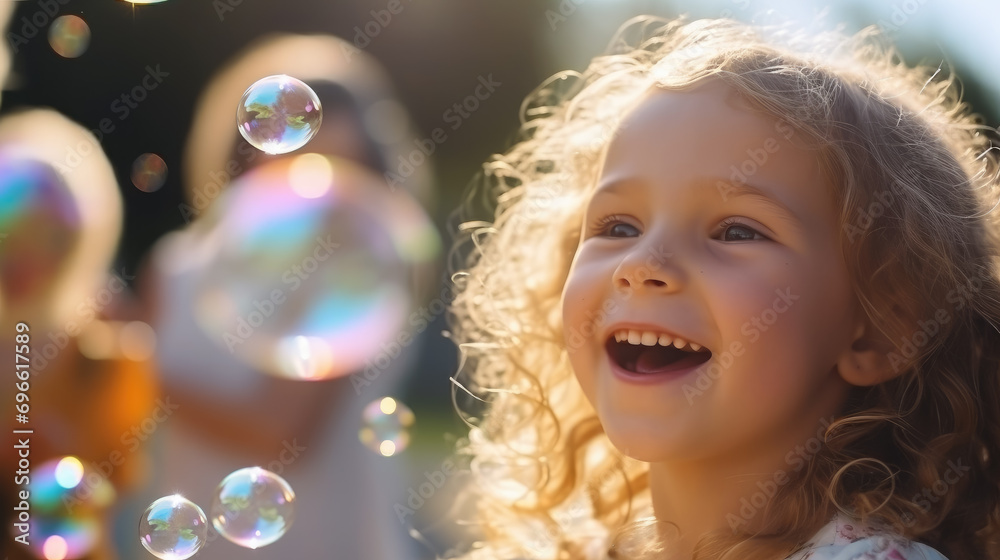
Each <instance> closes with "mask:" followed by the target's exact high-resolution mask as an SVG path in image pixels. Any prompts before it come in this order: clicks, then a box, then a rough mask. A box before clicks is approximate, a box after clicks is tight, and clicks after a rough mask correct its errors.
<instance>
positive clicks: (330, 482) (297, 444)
mask: <svg viewBox="0 0 1000 560" xmlns="http://www.w3.org/2000/svg"><path fill="white" fill-rule="evenodd" d="M274 74H288V75H290V76H293V77H295V78H298V79H300V80H302V81H304V82H306V83H307V84H309V85H310V86H311V87H312V88H313V90H314V91H315V92H316V94H317V95H318V97H319V99H320V101H321V103H322V107H323V123H322V126H321V127H320V129H319V132H318V134H317V136H316V137H314V138H313V139H312V140H311V141H310V142H309V143H308V144H307V145H306V146H304V147H303V148H301V149H299V150H298V151H296V152H293V153H292V154H289V155H286V156H271V155H267V154H264V153H262V152H260V151H258V150H257V149H256V148H253V147H252V146H250V145H249V144H248V143H247V142H246V141H245V140H243V139H242V138H241V137H240V136H239V134H238V131H237V128H236V126H235V119H234V115H235V113H236V108H237V105H238V103H239V102H240V98H241V96H242V95H243V93H244V91H245V90H246V89H247V88H248V87H249V86H250V85H251V84H253V83H254V82H255V81H257V80H259V79H260V78H263V77H266V76H269V75H274ZM411 130H412V126H411V124H410V122H409V120H408V118H407V116H406V114H405V111H403V109H402V106H401V105H400V104H399V103H398V102H397V101H396V100H395V99H394V97H393V96H392V94H391V88H390V86H389V83H388V79H387V78H386V77H385V75H384V74H383V73H382V71H381V70H380V68H379V67H378V65H377V64H376V63H375V62H374V61H373V60H372V59H371V58H370V57H368V56H367V55H364V54H363V53H360V52H357V51H356V50H353V47H351V46H350V45H349V44H348V43H345V42H343V41H341V40H339V39H336V38H334V37H330V36H297V35H276V36H272V37H268V38H264V39H262V40H260V41H259V42H257V43H255V44H254V45H251V46H250V47H249V48H247V49H246V50H245V51H243V53H241V54H240V55H239V56H237V57H236V59H235V61H234V62H232V63H231V64H230V65H229V66H227V67H225V68H224V69H222V70H221V71H220V72H219V73H218V75H217V76H216V77H215V78H214V79H213V80H212V81H211V83H210V84H209V85H208V87H207V88H206V90H205V92H204V93H203V95H202V96H201V98H200V100H199V103H198V105H197V108H196V111H195V114H194V118H193V122H192V128H191V132H190V136H189V139H188V143H187V149H186V152H185V173H184V177H185V189H186V192H187V198H188V203H186V204H183V205H181V208H180V211H181V213H182V215H184V217H185V219H192V218H193V219H194V221H193V223H191V224H190V226H189V227H188V228H186V229H184V230H183V231H179V232H174V233H171V234H168V235H167V236H165V237H164V238H163V239H162V240H161V241H160V242H158V243H157V245H156V246H155V247H154V248H153V250H152V251H151V254H150V256H149V258H148V262H147V263H146V268H145V270H144V271H143V273H142V275H141V277H142V278H143V280H142V292H143V294H144V299H145V300H146V302H147V304H148V307H147V310H148V317H149V320H150V322H151V323H152V324H153V325H154V327H155V329H156V331H157V334H158V336H159V342H160V344H159V345H158V351H157V364H158V367H159V370H160V373H161V376H162V381H163V383H164V385H165V389H166V394H168V395H169V396H170V397H171V398H172V399H174V401H175V402H177V404H178V409H177V413H176V414H175V418H174V419H172V420H171V421H170V422H169V423H168V424H166V425H165V429H164V430H163V431H162V435H161V434H160V433H158V434H157V439H158V440H159V441H158V443H157V449H158V460H157V465H158V469H159V473H158V475H159V476H158V481H157V485H156V487H155V489H150V492H149V494H148V497H149V501H151V500H152V499H155V498H157V497H159V496H162V495H166V494H168V493H173V492H181V493H183V494H184V495H185V497H187V498H189V499H191V500H193V501H195V502H196V503H199V504H201V505H202V506H203V507H204V508H205V510H206V512H207V511H208V508H209V507H210V505H211V501H212V496H213V493H214V490H215V489H216V487H217V485H218V484H219V482H220V481H221V480H222V479H223V478H224V477H225V476H226V475H227V474H229V473H230V472H232V471H235V470H237V469H239V468H243V467H247V466H252V465H258V466H261V467H264V468H268V469H270V470H272V471H274V472H275V473H276V474H279V475H280V476H282V477H283V478H285V479H286V480H287V481H288V482H289V484H290V485H291V486H292V488H293V489H294V490H295V492H296V495H297V498H296V502H297V503H296V512H295V519H294V522H293V523H292V524H291V527H290V530H289V533H288V534H287V535H285V536H284V537H283V538H281V539H279V540H278V541H277V542H275V543H273V544H270V545H267V547H266V551H267V554H270V555H274V556H288V557H311V556H320V555H322V557H330V558H345V559H357V558H412V557H415V556H416V555H417V553H416V551H415V550H414V543H413V542H412V541H411V540H410V539H409V537H408V536H407V534H406V528H405V527H404V526H403V525H402V524H401V523H400V521H399V520H398V519H397V517H396V515H395V513H394V510H393V505H394V502H396V501H402V500H404V499H405V490H404V489H403V488H402V486H401V484H400V481H401V480H402V479H403V477H402V472H401V463H400V459H399V458H385V457H380V456H378V455H376V454H375V453H373V452H372V451H370V450H367V449H366V448H365V447H364V446H363V445H362V444H361V443H360V441H359V439H358V433H359V430H360V428H361V427H362V426H361V424H362V418H361V414H362V410H363V408H364V407H365V405H367V404H368V403H369V402H371V401H373V400H375V399H377V398H379V397H382V396H384V395H392V394H393V391H395V390H397V389H398V386H399V385H398V384H399V382H400V380H401V379H402V377H403V376H404V375H405V373H406V372H407V371H409V370H411V369H412V368H413V366H414V365H415V359H416V351H417V350H418V348H419V347H420V346H421V342H420V340H419V339H418V340H417V341H416V342H415V343H414V344H412V345H410V346H408V347H406V348H402V349H401V351H400V352H399V354H398V356H395V357H394V359H392V361H391V365H389V366H388V367H387V368H385V369H384V370H380V371H379V374H378V375H375V376H373V377H374V379H370V380H369V379H364V380H363V381H361V383H360V384H358V382H359V380H361V378H360V377H359V376H358V375H359V374H360V372H356V374H355V375H351V376H341V377H336V378H332V379H327V380H318V381H296V380H289V379H281V378H278V377H274V376H270V375H267V374H266V373H265V372H264V371H262V368H261V367H259V365H258V364H254V363H248V362H246V361H241V360H240V359H238V358H237V356H235V355H234V353H233V352H229V351H227V350H226V348H224V347H222V346H221V345H220V344H219V342H218V340H212V339H210V338H209V336H207V335H206V332H205V330H204V325H200V324H199V318H198V313H199V312H200V311H202V312H203V311H204V310H203V309H199V308H198V306H199V305H201V303H202V302H201V301H200V300H199V294H198V290H199V285H200V284H203V283H204V282H206V281H208V280H212V279H216V278H219V277H220V276H221V277H223V278H225V277H226V275H229V277H230V278H231V277H232V276H234V275H238V274H244V275H247V274H249V273H246V272H235V269H227V268H226V267H237V266H239V265H240V262H242V263H244V264H245V263H246V261H245V259H244V260H243V261H240V262H236V261H239V258H234V257H232V255H231V254H227V253H225V252H224V251H223V250H221V249H220V248H219V247H218V245H217V244H213V243H214V240H216V239H217V238H218V237H219V236H220V235H227V232H226V229H227V228H228V227H230V226H231V223H232V222H231V221H232V220H233V219H238V218H239V217H238V216H235V217H234V212H235V211H234V210H233V208H232V206H231V205H232V204H233V200H236V199H237V197H240V196H245V197H246V196H251V195H250V194H247V193H246V192H242V193H240V192H228V190H227V189H230V188H232V189H243V190H244V191H247V190H249V189H251V188H252V186H253V185H252V183H251V184H248V183H246V182H245V181H246V180H247V179H246V178H247V177H250V176H255V175H254V174H255V173H267V172H268V171H267V170H269V169H273V166H279V167H280V166H281V165H283V162H285V161H288V160H289V158H294V157H296V156H297V155H301V154H303V153H318V154H324V155H325V156H326V155H328V156H333V157H335V158H341V159H344V160H349V161H353V162H355V164H357V165H359V166H361V167H363V168H364V169H367V171H366V173H369V174H370V175H371V176H372V177H374V178H375V179H376V180H378V181H379V183H378V184H373V187H377V188H381V189H384V190H385V191H386V192H385V193H382V194H381V195H380V196H389V195H388V194H387V193H388V192H389V187H388V185H386V184H384V181H382V176H383V174H384V173H386V172H387V171H388V169H389V167H388V165H389V162H391V161H393V160H394V158H397V157H398V154H400V153H402V151H403V150H404V149H406V145H407V141H408V140H410V139H411V138H412V132H411ZM429 177H430V168H429V166H427V165H424V166H420V167H419V168H418V169H415V170H414V171H413V173H412V174H410V175H409V177H407V178H405V180H404V181H402V187H403V188H404V189H405V190H404V191H401V192H399V193H397V194H398V195H400V196H407V197H408V196H410V194H409V193H412V194H413V195H415V196H416V197H417V198H419V199H420V200H422V201H423V202H424V204H428V203H429V202H430V201H431V199H432V196H431V195H432V192H431V184H430V182H429V180H428V179H429ZM231 184H232V186H230V185H231ZM397 186H399V185H397ZM393 196H395V195H393ZM259 203H260V204H264V203H265V201H259ZM317 204H320V202H319V200H317ZM358 219H359V220H364V219H365V218H364V217H363V216H362V217H359V218H358ZM434 242H435V243H436V242H437V241H436V234H435V237H434ZM333 260H336V259H333ZM250 264H254V263H250ZM362 272H367V273H371V272H373V271H372V270H368V271H362ZM388 273H389V274H407V275H409V284H410V286H411V294H412V295H413V296H414V301H418V300H419V299H420V298H421V297H423V296H424V295H425V294H426V293H427V291H428V288H429V286H430V282H431V280H432V279H433V270H432V267H431V266H427V265H426V264H425V265H422V266H421V265H418V266H412V267H399V268H392V269H391V270H390V271H389V272H388ZM317 274H319V273H317ZM248 280H249V281H251V282H261V281H266V278H264V279H259V278H250V279H248ZM306 281H308V280H306ZM229 296H230V297H234V296H233V295H232V294H229ZM236 297H238V296H236ZM290 305H291V304H285V306H286V307H285V308H283V309H282V310H281V311H282V312H285V311H286V309H287V308H288V307H289V306H290ZM247 344H255V341H254V340H253V339H248V341H247ZM221 540H222V539H218V538H217V535H216V534H215V532H214V530H211V529H210V537H209V541H210V542H209V543H208V544H207V545H206V547H205V548H203V549H202V550H201V551H200V552H199V553H198V554H199V557H200V558H202V559H203V560H211V559H214V558H226V557H229V556H231V555H235V554H238V553H239V551H238V549H237V548H235V546H236V545H233V544H230V543H222V544H219V543H218V542H216V541H221ZM136 548H137V547H136Z"/></svg>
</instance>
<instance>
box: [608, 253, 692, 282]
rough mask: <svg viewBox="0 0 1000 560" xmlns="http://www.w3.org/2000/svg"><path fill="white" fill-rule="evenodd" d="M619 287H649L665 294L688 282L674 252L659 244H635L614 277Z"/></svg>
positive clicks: (613, 280)
mask: <svg viewBox="0 0 1000 560" xmlns="http://www.w3.org/2000/svg"><path fill="white" fill-rule="evenodd" d="M611 281H612V283H613V284H614V286H615V288H617V289H619V290H629V289H639V288H642V289H646V290H652V291H659V292H664V293H670V292H675V291H677V290H679V289H681V287H683V285H684V283H685V275H684V272H683V270H681V268H680V267H679V266H678V263H677V261H676V260H675V259H674V254H673V253H672V252H668V251H666V250H665V248H664V246H663V245H660V246H658V247H653V248H651V247H649V246H643V247H636V248H635V250H633V251H630V252H629V253H628V254H627V255H625V257H624V258H623V259H622V261H621V263H619V264H618V268H616V269H615V272H614V274H613V275H612V278H611Z"/></svg>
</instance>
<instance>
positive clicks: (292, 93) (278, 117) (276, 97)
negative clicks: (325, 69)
mask: <svg viewBox="0 0 1000 560" xmlns="http://www.w3.org/2000/svg"><path fill="white" fill-rule="evenodd" d="M322 122H323V109H322V107H321V106H320V103H319V97H317V96H316V92H314V91H313V90H312V88H310V87H309V86H308V85H306V84H305V82H303V81H301V80H296V79H295V78H293V77H291V76H286V75H284V74H279V75H277V76H268V77H266V78H263V79H260V80H258V81H257V82H255V83H254V84H253V85H252V86H250V87H249V88H248V89H247V91H246V92H245V93H244V94H243V98H242V99H240V104H239V107H237V108H236V126H237V127H238V128H239V130H240V134H242V135H243V137H244V138H246V140H247V142H250V144H251V145H252V146H254V147H255V148H257V149H258V150H261V151H263V152H266V153H268V154H287V153H288V152H291V151H295V150H297V149H299V148H301V147H302V146H305V145H306V143H307V142H309V140H311V139H312V137H313V136H315V135H316V132H317V131H319V126H320V123H322Z"/></svg>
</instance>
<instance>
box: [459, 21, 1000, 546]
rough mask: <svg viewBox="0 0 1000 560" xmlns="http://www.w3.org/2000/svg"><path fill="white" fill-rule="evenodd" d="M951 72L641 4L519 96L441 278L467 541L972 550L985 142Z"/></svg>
mask: <svg viewBox="0 0 1000 560" xmlns="http://www.w3.org/2000/svg"><path fill="white" fill-rule="evenodd" d="M956 89H957V88H956V86H955V83H954V79H953V78H940V77H939V76H938V74H937V73H934V72H932V70H931V69H927V68H910V67H907V66H906V65H904V64H902V63H901V62H900V59H899V56H898V54H897V53H896V51H895V50H894V49H893V48H892V47H890V46H888V45H887V44H886V43H885V42H884V40H883V39H881V38H880V37H879V36H877V34H876V33H875V32H874V31H872V30H866V31H864V32H861V33H859V34H858V35H856V36H854V37H844V36H842V35H839V34H837V33H822V34H817V35H813V36H809V37H806V36H803V34H801V33H794V32H790V30H789V29H788V28H783V29H758V28H751V27H748V26H745V25H743V24H739V23H736V22H733V21H727V20H718V21H695V22H691V23H685V22H682V21H657V20H651V19H640V20H635V21H632V22H630V23H628V24H626V25H625V26H624V27H623V28H622V30H621V31H620V32H619V34H618V36H616V38H615V40H614V41H613V42H612V46H611V48H610V50H609V52H608V53H607V54H606V55H605V56H602V57H599V58H597V59H595V60H594V61H593V63H592V64H591V65H590V67H589V68H588V69H587V70H586V71H585V72H584V73H582V74H576V73H571V72H566V73H562V74H558V75H556V76H554V77H553V78H552V79H550V80H549V81H547V82H546V83H545V84H543V85H542V86H541V87H540V88H539V89H537V90H536V91H535V92H534V93H533V94H532V95H531V96H530V97H529V98H528V100H527V101H526V102H525V104H524V106H523V109H522V119H523V121H524V125H523V127H522V132H523V135H522V137H521V139H520V141H519V142H518V143H517V144H515V145H514V146H513V147H512V148H511V149H510V150H509V151H508V152H507V153H506V154H503V155H499V156H496V157H495V158H494V159H492V160H491V161H490V162H489V163H488V164H487V165H486V174H485V187H486V189H487V190H488V193H489V195H490V196H492V197H495V198H496V200H497V202H498V205H497V208H496V212H495V216H494V219H493V221H492V222H490V223H485V222H474V221H468V222H466V223H465V224H463V229H464V230H465V231H468V232H469V233H470V240H472V241H474V243H472V244H471V245H472V249H471V251H470V252H469V253H468V255H467V256H466V257H465V260H464V261H463V262H462V264H461V266H460V267H459V268H461V271H460V272H458V273H457V274H456V275H455V276H454V278H455V279H456V282H457V283H458V284H459V286H460V288H461V289H462V292H461V295H460V296H459V297H458V298H457V299H456V301H455V304H454V306H453V313H452V317H451V322H452V326H453V330H454V333H453V335H454V338H455V340H456V341H457V342H458V344H459V345H460V347H461V348H462V350H463V353H464V357H465V361H464V362H463V363H464V367H463V368H462V370H461V371H460V372H459V373H458V375H457V376H456V379H455V385H456V387H458V388H459V391H458V393H457V396H458V397H459V398H460V400H459V401H458V404H459V408H460V411H463V410H464V411H466V412H468V413H469V420H470V423H471V424H472V425H473V430H472V432H471V434H470V438H469V445H468V446H467V447H466V448H465V449H464V450H463V451H465V452H467V453H469V454H470V455H471V456H472V470H473V473H474V474H475V475H477V476H478V479H479V485H478V488H477V490H478V494H479V500H478V511H479V519H478V520H477V521H478V525H479V526H480V527H481V528H482V530H483V536H482V542H480V543H479V545H478V546H477V547H476V549H475V550H473V551H472V552H470V557H472V558H493V559H495V558H573V559H577V558H607V557H616V558H654V557H655V558H671V559H674V558H676V559H692V558H696V559H699V560H702V559H723V558H724V559H739V560H747V559H758V558H759V559H769V560H781V559H785V558H789V559H795V560H806V559H808V560H831V559H834V558H836V559H837V560H850V559H874V558H878V559H893V560H900V559H906V560H912V559H917V558H927V559H935V560H940V559H941V558H944V557H945V556H947V557H949V558H951V559H952V560H958V559H965V558H1000V551H998V550H1000V543H998V534H1000V466H998V465H997V456H998V453H1000V330H997V328H996V327H995V325H997V324H998V323H1000V281H998V276H997V269H996V258H997V256H998V254H1000V251H998V250H1000V245H998V237H997V232H998V231H1000V229H998V228H997V224H996V213H995V212H991V209H992V208H994V207H995V206H996V204H997V194H998V191H997V187H998V182H997V171H998V160H997V157H996V154H995V152H993V151H991V144H990V137H995V134H992V133H993V132H994V131H991V130H990V129H989V128H987V127H985V126H983V125H981V124H980V121H979V120H978V119H977V118H976V117H975V116H973V115H971V114H969V112H968V111H967V109H966V107H965V106H964V105H962V104H961V103H960V101H959V100H958V95H957V92H956ZM459 249H461V247H460V248H459ZM957 293H961V294H962V296H961V297H956V294H957ZM469 403H478V404H479V405H480V406H481V407H484V410H483V414H482V415H481V416H479V415H478V414H477V415H476V416H477V417H479V418H481V419H478V420H477V419H475V418H473V415H472V413H471V412H469V411H468V408H469V407H468V406H467V405H469Z"/></svg>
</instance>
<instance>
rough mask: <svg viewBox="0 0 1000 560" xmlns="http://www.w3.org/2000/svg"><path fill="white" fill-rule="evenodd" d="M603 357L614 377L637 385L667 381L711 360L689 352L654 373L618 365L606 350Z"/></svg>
mask: <svg viewBox="0 0 1000 560" xmlns="http://www.w3.org/2000/svg"><path fill="white" fill-rule="evenodd" d="M604 359H605V360H606V361H607V363H608V367H609V368H610V369H611V373H612V374H614V376H615V377H617V378H618V379H621V380H622V381H625V382H626V383H633V384H637V385H655V384H658V383H668V382H670V381H673V380H676V379H679V378H682V377H685V376H687V375H688V374H691V373H693V372H695V371H697V370H699V369H700V368H701V366H703V365H705V364H707V363H708V362H709V361H710V360H711V358H709V359H708V360H706V359H705V356H704V355H703V354H691V355H690V356H688V357H685V358H683V359H681V360H678V361H677V362H674V363H672V364H670V365H668V366H666V367H664V368H663V369H662V370H660V371H657V372H656V373H636V372H633V371H629V370H627V369H625V368H623V367H622V366H620V365H618V363H617V362H616V361H615V360H614V359H613V358H612V357H611V355H610V354H608V352H607V351H605V352H604Z"/></svg>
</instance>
